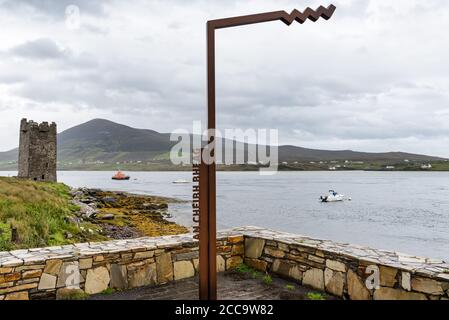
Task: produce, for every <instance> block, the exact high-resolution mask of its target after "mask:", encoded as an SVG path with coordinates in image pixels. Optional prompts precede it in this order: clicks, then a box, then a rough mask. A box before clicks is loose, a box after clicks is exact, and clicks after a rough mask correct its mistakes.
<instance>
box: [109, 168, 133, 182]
mask: <svg viewBox="0 0 449 320" xmlns="http://www.w3.org/2000/svg"><path fill="white" fill-rule="evenodd" d="M129 178H130V176H127V175H126V174H124V173H123V172H122V171H120V170H119V171H118V172H117V173H116V174H115V175H113V176H112V180H129Z"/></svg>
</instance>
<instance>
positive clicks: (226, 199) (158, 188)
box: [0, 172, 449, 259]
mask: <svg viewBox="0 0 449 320" xmlns="http://www.w3.org/2000/svg"><path fill="white" fill-rule="evenodd" d="M14 174H15V173H14V172H0V175H14ZM112 174H113V173H112V172H59V173H58V179H59V180H60V181H61V182H64V183H66V184H68V185H70V186H73V187H80V186H85V187H96V188H103V189H111V190H124V191H129V192H134V193H147V194H154V195H162V196H169V197H176V198H180V199H184V200H190V199H191V185H177V184H172V181H174V180H176V179H180V178H181V179H186V180H190V179H191V174H190V173H189V172H131V173H130V174H131V180H130V181H114V180H111V176H112ZM134 179H135V180H134ZM217 184H218V186H217V212H218V217H217V220H218V221H217V222H218V225H219V228H228V227H233V226H242V225H256V226H261V227H268V228H272V229H276V230H281V231H287V232H292V233H297V234H303V235H308V236H312V237H318V238H324V239H331V240H338V241H342V242H348V243H354V244H361V245H369V246H372V247H375V248H379V249H388V250H394V251H399V252H405V253H411V254H417V255H423V256H429V257H435V258H445V259H449V173H436V172H435V173H433V172H281V173H278V174H277V175H275V176H260V175H259V174H258V173H257V172H219V173H218V175H217ZM329 189H335V190H337V191H338V192H340V193H342V194H345V195H348V196H351V197H352V201H350V202H343V203H329V204H324V203H320V202H319V201H318V197H319V196H320V195H322V194H326V193H327V190H329ZM170 210H171V213H172V215H173V217H174V219H175V220H176V221H178V222H179V223H181V224H184V225H190V224H191V222H190V221H191V211H190V204H189V203H185V204H177V205H173V206H171V208H170Z"/></svg>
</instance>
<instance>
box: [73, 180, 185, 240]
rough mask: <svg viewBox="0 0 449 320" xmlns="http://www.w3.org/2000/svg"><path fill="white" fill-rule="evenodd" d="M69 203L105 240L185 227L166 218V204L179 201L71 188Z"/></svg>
mask: <svg viewBox="0 0 449 320" xmlns="http://www.w3.org/2000/svg"><path fill="white" fill-rule="evenodd" d="M71 195H72V200H71V201H70V202H71V203H72V204H74V205H76V206H78V207H80V211H79V214H78V218H81V219H85V220H88V221H90V222H91V223H93V224H94V225H96V226H98V227H99V229H98V232H99V233H100V234H102V235H103V236H106V237H107V238H108V239H111V240H112V239H134V238H139V237H145V236H146V237H156V236H165V235H176V234H181V233H186V232H188V228H187V227H185V226H181V225H180V224H178V223H175V222H172V221H169V220H167V218H168V217H169V213H168V204H169V203H181V202H183V201H182V200H179V199H175V198H168V197H161V196H154V195H142V194H133V193H129V192H124V191H110V190H103V189H91V188H75V189H72V191H71Z"/></svg>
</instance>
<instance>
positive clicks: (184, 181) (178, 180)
mask: <svg viewBox="0 0 449 320" xmlns="http://www.w3.org/2000/svg"><path fill="white" fill-rule="evenodd" d="M173 183H175V184H185V183H190V181H188V180H185V179H177V180H175V181H173Z"/></svg>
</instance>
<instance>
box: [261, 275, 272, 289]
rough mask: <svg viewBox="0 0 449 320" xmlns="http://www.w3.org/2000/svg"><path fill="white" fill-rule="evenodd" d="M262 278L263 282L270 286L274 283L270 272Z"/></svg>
mask: <svg viewBox="0 0 449 320" xmlns="http://www.w3.org/2000/svg"><path fill="white" fill-rule="evenodd" d="M262 280H263V283H265V284H266V285H268V286H269V285H270V284H272V283H273V278H271V276H270V275H269V274H266V275H264V276H263V278H262Z"/></svg>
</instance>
